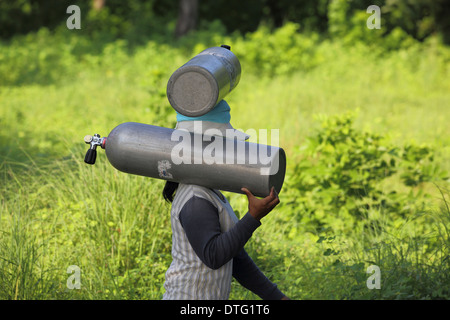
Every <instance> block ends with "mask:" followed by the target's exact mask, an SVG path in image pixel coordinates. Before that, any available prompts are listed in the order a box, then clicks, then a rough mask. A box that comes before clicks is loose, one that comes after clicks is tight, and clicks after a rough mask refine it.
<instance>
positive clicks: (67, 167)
mask: <svg viewBox="0 0 450 320" xmlns="http://www.w3.org/2000/svg"><path fill="white" fill-rule="evenodd" d="M63 36H64V33H63V34H62V35H61V34H56V35H51V34H48V33H46V32H45V31H41V32H40V33H38V34H37V35H29V36H27V37H20V38H17V39H16V40H15V41H13V42H11V43H3V44H1V45H0V52H1V53H0V64H1V67H0V73H1V78H2V79H3V80H1V81H2V86H1V87H0V283H1V284H2V285H1V286H0V298H1V299H161V297H162V294H163V292H164V289H163V287H162V286H163V283H164V273H165V271H166V269H167V268H168V266H169V264H170V262H171V256H170V249H171V230H170V219H169V210H170V206H169V205H168V204H166V203H165V202H164V201H163V199H162V196H161V191H162V187H163V181H160V180H156V179H149V178H144V177H139V176H132V175H127V174H124V173H121V172H118V171H117V170H115V169H114V168H113V167H112V166H111V165H110V164H109V163H108V161H107V159H106V156H105V155H104V153H103V152H102V151H101V150H100V151H99V156H98V159H97V163H96V164H95V165H94V166H88V165H86V164H85V163H84V162H83V158H84V153H85V151H86V150H87V147H86V145H84V143H83V137H84V135H86V134H94V133H99V134H101V135H102V136H106V135H107V134H108V133H109V132H110V131H111V130H112V129H113V128H114V127H115V126H116V125H118V124H120V123H123V122H127V121H136V122H144V123H149V124H156V125H161V126H167V127H173V125H174V124H175V113H174V112H173V111H172V109H171V108H170V106H169V104H168V102H167V99H166V97H165V86H166V84H167V80H168V78H169V77H170V74H171V73H172V72H173V71H174V70H175V69H176V68H177V67H178V66H180V65H181V64H183V62H185V61H186V60H187V59H188V58H190V57H191V56H192V55H193V52H196V50H197V49H198V48H201V47H204V46H206V45H209V43H206V44H205V41H206V42H208V41H214V40H217V38H216V37H217V36H216V35H212V36H211V38H210V39H209V38H208V37H206V38H207V39H209V40H205V41H204V39H203V38H200V39H196V38H195V35H194V36H192V37H193V41H194V40H195V41H198V45H196V46H195V45H192V44H191V45H190V48H188V47H183V42H181V43H178V44H177V43H171V44H163V43H157V42H151V41H149V42H148V43H147V44H146V45H143V46H140V47H135V48H132V50H129V49H128V48H127V46H126V43H124V42H123V41H116V42H112V43H107V44H100V45H98V46H96V45H95V44H93V43H90V42H89V41H88V40H86V39H85V38H83V37H76V36H70V37H67V39H66V38H64V37H63ZM288 36H289V34H288ZM254 38H256V37H254ZM254 38H251V37H250V38H245V37H244V38H242V37H238V38H237V39H230V40H235V42H236V45H237V46H238V47H237V48H236V50H237V52H240V54H244V53H245V50H246V47H245V46H246V45H247V46H248V48H253V45H254V43H253V42H252V41H256V40H255V39H254ZM306 38H307V36H302V38H301V40H304V39H306ZM202 39H203V40H202ZM188 40H189V39H188ZM191 40H192V39H191ZM217 41H219V40H217ZM273 41H275V40H273ZM315 41H316V40H314V41H312V44H311V48H314V51H313V52H314V54H313V55H312V56H313V58H314V61H315V63H314V64H313V65H311V66H309V67H308V68H307V67H305V63H303V64H301V61H300V62H298V66H297V64H293V65H290V64H286V66H288V67H287V68H288V69H289V70H288V71H289V72H281V73H280V74H278V73H276V72H275V73H274V72H269V71H267V70H266V71H264V70H263V71H258V66H259V65H258V62H257V61H253V60H250V59H249V58H248V59H246V58H244V59H243V61H242V67H243V74H242V78H241V82H240V84H239V86H238V87H237V89H236V90H235V91H233V92H232V93H231V94H230V96H229V98H228V102H229V104H230V106H231V108H232V111H231V114H232V123H233V125H234V126H235V127H238V128H242V129H244V130H246V129H249V128H254V129H259V128H267V129H271V128H273V129H280V144H281V146H282V147H283V148H285V150H286V152H287V155H288V181H287V182H289V181H291V182H292V181H293V180H295V179H296V177H295V176H292V174H291V172H292V170H293V168H294V166H295V164H296V163H297V161H298V159H300V158H302V157H304V155H303V154H302V146H303V145H304V143H305V141H306V137H307V136H311V135H312V134H313V133H314V130H316V129H317V128H318V125H319V123H318V122H317V121H315V119H316V118H317V115H318V114H319V115H320V114H325V115H339V114H342V113H345V112H347V111H354V110H358V116H357V118H356V123H355V127H356V128H357V129H358V130H369V131H371V132H376V133H381V134H383V135H385V136H387V137H389V138H390V139H391V141H393V143H396V144H398V145H403V144H405V143H408V142H411V141H416V142H417V143H419V144H420V143H423V144H426V145H429V146H431V147H432V148H433V150H435V151H434V152H435V153H434V158H435V159H434V161H435V163H436V164H437V165H438V166H439V167H440V168H441V169H442V170H447V171H450V165H449V163H450V161H449V160H450V147H449V146H450V127H449V125H448V121H449V119H450V108H449V105H450V60H449V59H448V57H449V56H450V55H449V53H448V48H445V47H442V46H441V45H440V44H437V43H435V42H433V41H428V42H427V43H425V44H420V45H417V47H412V48H410V49H401V50H399V51H392V52H388V53H383V54H380V52H378V51H377V50H374V49H373V48H370V47H366V46H364V45H355V46H354V47H348V46H344V45H342V44H341V43H339V42H331V41H324V42H315ZM255 43H257V42H255ZM90 45H92V48H90ZM239 46H241V48H239ZM232 47H233V46H232ZM311 48H309V49H308V50H310V49H311ZM311 50H312V49H311ZM293 54H298V53H295V52H294V53H293ZM255 59H256V58H255ZM261 59H263V58H261ZM286 59H288V60H289V59H290V60H289V61H297V60H295V59H291V58H290V57H289V56H287V57H286ZM283 61H285V60H283ZM283 61H281V62H280V65H283ZM276 68H277V65H275V66H274V68H272V69H276ZM272 69H269V70H272ZM391 188H394V189H396V190H398V191H399V192H404V190H402V189H401V188H402V184H401V183H400V181H399V180H398V177H397V178H394V179H393V180H392V181H391ZM439 188H440V189H441V190H442V193H441V191H440V189H439ZM420 190H422V191H423V192H426V193H429V194H430V197H429V198H426V199H428V202H427V203H428V205H427V207H426V208H424V209H423V210H421V211H418V212H413V213H411V214H410V215H408V216H406V217H402V218H401V219H398V217H397V216H396V214H395V213H389V212H384V211H382V210H380V211H375V212H373V211H367V214H366V215H365V216H364V217H362V220H363V222H364V223H360V224H356V225H355V228H354V229H353V230H352V232H346V233H334V231H333V229H320V228H317V229H316V230H311V229H310V228H307V227H306V226H305V225H303V224H302V222H301V221H302V214H303V213H302V212H299V211H298V210H297V208H296V207H293V205H292V204H290V203H289V199H288V196H289V192H288V191H289V190H283V192H282V193H281V194H280V199H281V202H282V204H283V205H280V207H279V208H277V209H276V210H275V211H274V212H272V213H271V214H270V215H269V216H267V217H266V218H265V219H264V220H263V225H262V227H261V228H259V229H258V230H257V231H256V232H255V234H254V236H253V237H252V239H251V240H250V242H249V243H248V244H247V245H246V249H247V250H248V252H249V253H250V255H251V256H252V257H253V259H254V260H255V261H256V262H257V264H258V265H259V266H260V268H261V269H262V270H263V271H264V272H265V273H266V274H267V275H268V276H269V277H270V278H271V279H272V280H274V281H275V282H276V283H277V284H278V286H279V288H280V289H281V290H282V291H283V292H285V293H286V294H287V295H288V296H290V297H291V298H293V299H438V298H444V299H448V298H449V297H450V293H449V287H450V284H449V283H450V279H449V274H450V273H449V261H450V258H449V252H450V251H449V249H450V248H449V230H450V211H449V210H448V204H449V199H448V197H449V191H448V181H438V182H436V185H435V184H433V183H430V182H428V183H422V184H420V185H419V186H416V187H414V188H413V191H414V192H418V191H420ZM227 196H229V199H230V201H231V203H232V205H233V207H234V209H235V210H236V211H238V212H239V214H240V215H241V216H242V215H243V214H244V213H245V211H246V206H247V202H246V198H245V196H243V195H237V194H231V193H227ZM325 214H326V215H331V216H336V217H337V213H336V212H326V213H325ZM287 217H289V219H288V218H287ZM393 217H395V218H396V219H395V221H396V222H395V224H393V223H392V220H393V219H392V218H393ZM375 220H376V221H377V222H379V223H381V225H382V226H383V227H380V228H378V229H377V228H374V229H370V228H369V229H368V228H365V227H364V225H368V224H370V223H371V222H373V221H375ZM334 221H335V223H336V224H338V223H339V224H342V225H345V224H347V223H351V219H350V218H345V219H344V218H343V219H341V220H339V219H338V218H336V219H335V220H334ZM380 221H381V222H380ZM371 264H376V265H378V266H379V267H380V269H381V277H382V285H381V290H369V289H367V287H366V279H367V278H368V277H369V275H368V274H366V269H367V267H368V266H369V265H371ZM71 265H77V266H79V267H80V269H81V289H80V290H76V289H74V290H69V289H68V288H67V286H66V281H67V279H68V277H69V274H67V268H68V267H69V266H71ZM231 298H232V299H248V298H255V296H254V295H253V294H252V293H250V292H248V291H246V290H245V289H243V288H242V287H240V286H239V285H238V284H237V283H234V282H233V287H232V293H231Z"/></svg>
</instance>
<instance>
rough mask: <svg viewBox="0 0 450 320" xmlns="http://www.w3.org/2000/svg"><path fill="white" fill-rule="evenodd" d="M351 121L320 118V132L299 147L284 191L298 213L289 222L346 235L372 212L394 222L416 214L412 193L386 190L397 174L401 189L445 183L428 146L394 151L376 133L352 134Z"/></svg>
mask: <svg viewBox="0 0 450 320" xmlns="http://www.w3.org/2000/svg"><path fill="white" fill-rule="evenodd" d="M353 121H354V115H351V114H347V115H342V116H336V117H322V125H321V130H320V131H318V132H317V134H315V135H313V136H311V137H309V138H308V140H307V142H306V144H305V145H304V146H302V147H301V148H300V153H301V154H303V157H302V158H301V159H300V161H298V162H297V163H296V164H295V166H294V169H293V171H292V177H295V178H293V179H290V180H289V182H288V183H289V184H288V187H287V189H288V190H289V191H288V192H289V196H290V198H291V199H292V200H291V202H289V205H290V206H291V205H292V206H293V207H295V208H297V210H298V211H297V213H296V212H292V213H291V214H292V215H294V216H290V218H294V219H296V218H297V219H301V221H302V223H306V224H310V225H311V227H313V228H321V227H326V228H336V227H337V228H340V229H339V231H347V232H348V231H350V230H352V228H353V226H354V223H355V222H357V221H360V220H361V219H362V218H364V217H366V216H367V215H368V214H373V212H375V213H377V215H378V214H381V215H389V216H391V217H392V218H394V219H395V218H398V217H405V215H407V214H408V213H411V212H414V211H417V210H421V208H422V207H423V206H424V203H422V202H421V200H419V199H422V198H421V197H419V196H418V194H416V193H414V192H413V191H412V190H411V191H407V192H404V193H403V194H402V193H399V191H398V190H399V189H400V190H401V189H403V188H404V186H401V185H400V186H397V188H396V190H389V189H388V187H389V186H388V184H389V182H390V181H391V180H390V179H389V178H391V177H392V176H393V175H394V174H400V177H401V181H402V182H403V183H404V185H406V186H417V185H419V184H421V183H424V182H430V181H442V180H444V179H446V176H445V173H443V172H440V171H439V169H438V168H437V167H436V165H435V164H434V163H433V152H432V149H431V148H430V147H429V146H415V145H406V146H405V147H397V146H394V145H392V144H391V143H389V142H388V141H387V139H386V138H385V137H383V136H381V135H378V134H375V133H370V132H360V131H357V130H355V129H354V127H353ZM336 219H341V220H345V221H346V225H345V226H344V225H340V224H338V223H336ZM370 227H372V228H374V227H376V225H372V226H370Z"/></svg>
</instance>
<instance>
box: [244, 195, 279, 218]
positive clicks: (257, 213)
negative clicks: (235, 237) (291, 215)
mask: <svg viewBox="0 0 450 320" xmlns="http://www.w3.org/2000/svg"><path fill="white" fill-rule="evenodd" d="M241 190H242V191H243V192H244V193H245V194H246V195H247V198H248V212H249V213H250V215H251V216H252V217H253V218H255V219H256V220H258V221H259V220H261V219H262V218H264V217H265V216H266V215H267V214H268V213H269V212H270V211H272V209H273V208H275V207H276V206H277V205H278V204H279V203H280V199H278V194H277V192H276V191H275V188H274V187H272V189H271V190H270V194H269V195H268V196H267V197H265V198H263V199H258V198H256V197H255V196H254V195H253V194H252V193H251V192H250V191H249V190H248V189H246V188H242V189H241Z"/></svg>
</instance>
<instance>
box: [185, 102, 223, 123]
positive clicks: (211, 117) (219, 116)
mask: <svg viewBox="0 0 450 320" xmlns="http://www.w3.org/2000/svg"><path fill="white" fill-rule="evenodd" d="M230 120H231V115H230V106H229V105H228V103H227V102H226V101H225V100H221V101H220V102H219V103H218V104H216V106H215V107H214V108H213V109H212V110H211V111H209V112H208V113H206V114H204V115H202V116H200V117H186V116H184V115H182V114H181V113H178V112H177V122H182V121H211V122H217V123H229V122H230Z"/></svg>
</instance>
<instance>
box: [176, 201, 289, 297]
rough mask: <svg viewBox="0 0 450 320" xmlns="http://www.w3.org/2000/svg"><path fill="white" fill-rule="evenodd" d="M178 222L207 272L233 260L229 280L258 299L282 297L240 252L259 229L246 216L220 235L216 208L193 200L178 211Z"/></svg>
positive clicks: (208, 203)
mask: <svg viewBox="0 0 450 320" xmlns="http://www.w3.org/2000/svg"><path fill="white" fill-rule="evenodd" d="M179 219H180V222H181V225H182V226H183V229H184V231H185V232H186V236H187V238H188V240H189V243H190V244H191V246H192V248H193V249H194V251H195V253H196V254H197V256H198V257H199V258H200V260H201V261H202V262H203V263H204V264H205V265H207V266H208V267H209V268H212V269H218V268H220V267H221V266H223V265H224V264H225V263H227V262H228V261H230V260H231V259H233V277H235V279H236V280H237V281H238V282H239V283H240V284H241V285H242V286H244V287H245V288H247V289H249V290H251V291H252V292H254V293H255V294H257V295H258V296H259V297H261V298H262V299H268V300H276V299H281V298H282V297H283V296H284V295H283V294H282V293H281V291H280V290H278V288H277V286H276V284H274V283H272V282H271V281H270V280H269V279H268V278H267V277H266V276H265V275H264V274H263V273H262V272H261V270H259V268H258V267H257V266H256V264H255V263H254V262H253V260H252V259H251V258H250V257H249V256H248V254H247V253H246V252H245V250H244V249H243V247H244V245H245V243H246V242H247V241H248V239H249V238H250V237H251V235H252V233H253V231H255V230H256V228H258V227H259V226H260V225H261V223H260V222H259V221H257V220H256V219H255V218H253V217H252V216H251V215H250V214H249V213H247V214H246V215H245V216H244V217H242V219H241V220H239V221H238V222H237V223H236V225H235V226H234V227H233V228H231V229H230V230H229V231H227V232H224V233H222V232H221V229H220V222H219V214H218V211H217V208H216V207H215V206H214V205H213V204H212V203H211V202H209V201H208V200H206V199H203V198H198V197H193V198H192V199H190V200H189V201H188V202H186V204H185V205H184V207H183V208H182V210H181V211H180V215H179Z"/></svg>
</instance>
